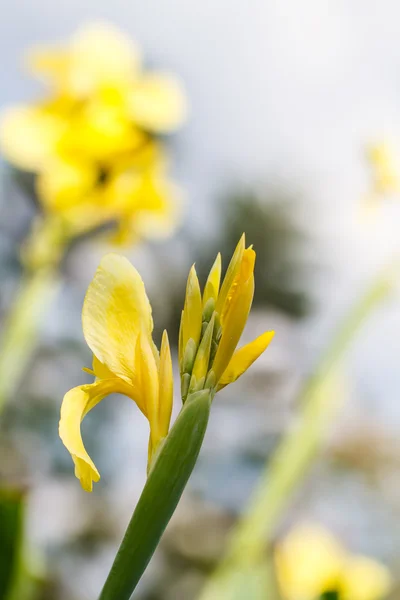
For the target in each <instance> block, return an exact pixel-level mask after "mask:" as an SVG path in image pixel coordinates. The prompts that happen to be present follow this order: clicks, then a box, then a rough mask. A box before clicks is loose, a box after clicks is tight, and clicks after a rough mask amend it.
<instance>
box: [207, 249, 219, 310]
mask: <svg viewBox="0 0 400 600" xmlns="http://www.w3.org/2000/svg"><path fill="white" fill-rule="evenodd" d="M220 280H221V254H220V253H219V252H218V254H217V258H216V259H215V262H214V264H213V266H212V267H211V270H210V274H209V275H208V278H207V281H206V285H205V287H204V293H203V307H204V306H205V305H206V304H207V301H208V300H209V299H210V298H212V299H213V300H214V301H215V302H216V301H217V298H218V292H219V284H220Z"/></svg>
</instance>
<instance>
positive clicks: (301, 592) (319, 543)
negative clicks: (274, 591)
mask: <svg viewBox="0 0 400 600" xmlns="http://www.w3.org/2000/svg"><path fill="white" fill-rule="evenodd" d="M275 565H276V572H277V579H278V583H279V587H280V589H281V592H282V595H283V598H284V599H285V600H318V599H319V598H320V597H321V596H322V595H323V594H326V593H328V592H332V593H338V594H339V598H341V599H343V600H383V598H385V597H386V595H387V594H388V593H389V591H390V587H391V578H390V574H389V572H388V570H387V569H386V568H385V567H384V566H383V565H381V564H379V563H377V562H376V561H374V560H372V559H370V558H367V557H364V556H352V555H350V554H349V553H348V552H346V550H345V549H344V548H343V547H342V546H341V545H340V544H339V542H338V541H337V540H336V538H335V537H334V536H333V535H332V534H331V533H330V532H329V531H327V530H326V529H325V528H323V527H321V526H319V525H315V524H303V525H300V526H298V527H296V528H295V529H293V530H292V531H291V532H289V534H288V535H287V536H286V538H285V539H284V540H283V541H282V542H280V543H279V544H278V546H277V549H276V551H275Z"/></svg>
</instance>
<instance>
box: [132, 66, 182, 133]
mask: <svg viewBox="0 0 400 600" xmlns="http://www.w3.org/2000/svg"><path fill="white" fill-rule="evenodd" d="M130 111H131V116H132V118H133V120H134V122H135V123H136V124H137V125H139V126H140V127H143V128H144V129H146V130H148V131H154V132H156V133H166V132H169V131H172V130H174V129H176V128H177V127H179V125H181V123H182V122H183V120H184V119H185V117H186V113H187V106H186V100H185V94H184V92H183V88H182V86H181V84H180V82H179V81H178V80H177V79H176V78H175V77H172V76H168V75H161V74H160V75H144V76H142V77H141V78H140V80H138V82H137V83H136V84H135V86H134V88H133V90H132V94H131V98H130Z"/></svg>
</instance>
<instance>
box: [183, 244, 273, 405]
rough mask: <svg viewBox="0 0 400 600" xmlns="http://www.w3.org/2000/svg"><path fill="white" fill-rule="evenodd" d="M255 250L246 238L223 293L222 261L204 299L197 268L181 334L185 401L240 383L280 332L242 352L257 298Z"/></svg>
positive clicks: (267, 335)
mask: <svg viewBox="0 0 400 600" xmlns="http://www.w3.org/2000/svg"><path fill="white" fill-rule="evenodd" d="M255 258H256V254H255V252H254V250H253V249H252V248H251V247H249V248H246V247H245V236H244V234H243V236H242V238H241V239H240V241H239V243H238V245H237V247H236V250H235V252H234V254H233V256H232V259H231V262H230V264H229V266H228V269H227V272H226V275H225V277H224V280H223V282H222V285H221V287H220V279H221V256H220V255H218V256H217V258H216V260H215V263H214V265H213V267H212V269H211V271H210V274H209V276H208V279H207V282H206V285H205V288H204V292H203V295H202V294H201V290H200V284H199V281H198V278H197V274H196V270H195V267H194V266H193V267H192V269H191V271H190V273H189V278H188V283H187V288H186V298H185V306H184V309H183V311H182V319H181V327H180V333H179V361H180V371H181V388H182V398H183V400H185V398H186V396H187V394H188V392H192V391H198V390H201V389H205V388H210V389H214V390H215V391H218V390H220V389H222V388H223V387H225V386H226V385H228V384H229V383H232V382H234V381H236V379H238V377H240V376H241V375H242V374H243V373H244V372H245V371H246V370H247V369H248V368H249V367H250V366H251V365H252V363H253V362H254V361H255V360H256V359H257V358H258V357H259V356H260V355H261V354H262V353H263V352H264V350H265V349H266V348H267V346H268V345H269V343H270V342H271V340H272V338H273V336H274V332H273V331H267V332H265V333H263V334H262V335H261V336H259V337H258V338H257V339H256V340H254V341H252V342H250V343H249V344H247V345H246V346H244V347H242V348H241V349H240V350H236V347H237V344H238V343H239V340H240V337H241V335H242V333H243V330H244V327H245V325H246V322H247V318H248V316H249V312H250V308H251V305H252V302H253V295H254V264H255Z"/></svg>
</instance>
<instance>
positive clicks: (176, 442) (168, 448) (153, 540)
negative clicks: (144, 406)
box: [99, 391, 211, 600]
mask: <svg viewBox="0 0 400 600" xmlns="http://www.w3.org/2000/svg"><path fill="white" fill-rule="evenodd" d="M210 404H211V398H210V394H209V392H208V391H202V392H197V393H195V394H193V395H192V397H191V398H190V399H188V400H187V401H186V403H185V405H184V407H183V408H182V410H181V412H180V413H179V415H178V418H177V419H176V421H175V423H174V426H173V427H172V429H171V431H170V433H169V434H168V436H167V437H166V438H165V440H164V442H163V446H162V448H161V449H160V452H159V454H158V456H157V459H156V461H155V463H154V465H153V466H152V468H151V471H150V474H149V477H148V479H147V482H146V485H145V486H144V488H143V492H142V494H141V496H140V498H139V502H138V503H137V505H136V508H135V511H134V513H133V515H132V518H131V521H130V523H129V525H128V528H127V530H126V533H125V536H124V539H123V540H122V543H121V546H120V548H119V550H118V553H117V555H116V557H115V560H114V564H113V566H112V568H111V571H110V573H109V575H108V578H107V580H106V582H105V584H104V588H103V591H102V592H101V594H100V598H99V600H129V598H130V597H131V594H132V592H133V591H134V589H135V587H136V585H137V584H138V582H139V580H140V578H141V576H142V574H143V573H144V571H145V569H146V567H147V565H148V562H149V560H150V558H151V557H152V555H153V553H154V551H155V549H156V547H157V545H158V543H159V541H160V538H161V536H162V534H163V532H164V530H165V528H166V526H167V525H168V522H169V520H170V518H171V517H172V515H173V513H174V511H175V508H176V506H177V504H178V502H179V499H180V497H181V495H182V493H183V490H184V489H185V486H186V483H187V481H188V479H189V477H190V474H191V473H192V471H193V468H194V466H195V464H196V460H197V457H198V455H199V452H200V448H201V445H202V443H203V438H204V434H205V432H206V428H207V423H208V417H209V413H210Z"/></svg>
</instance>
